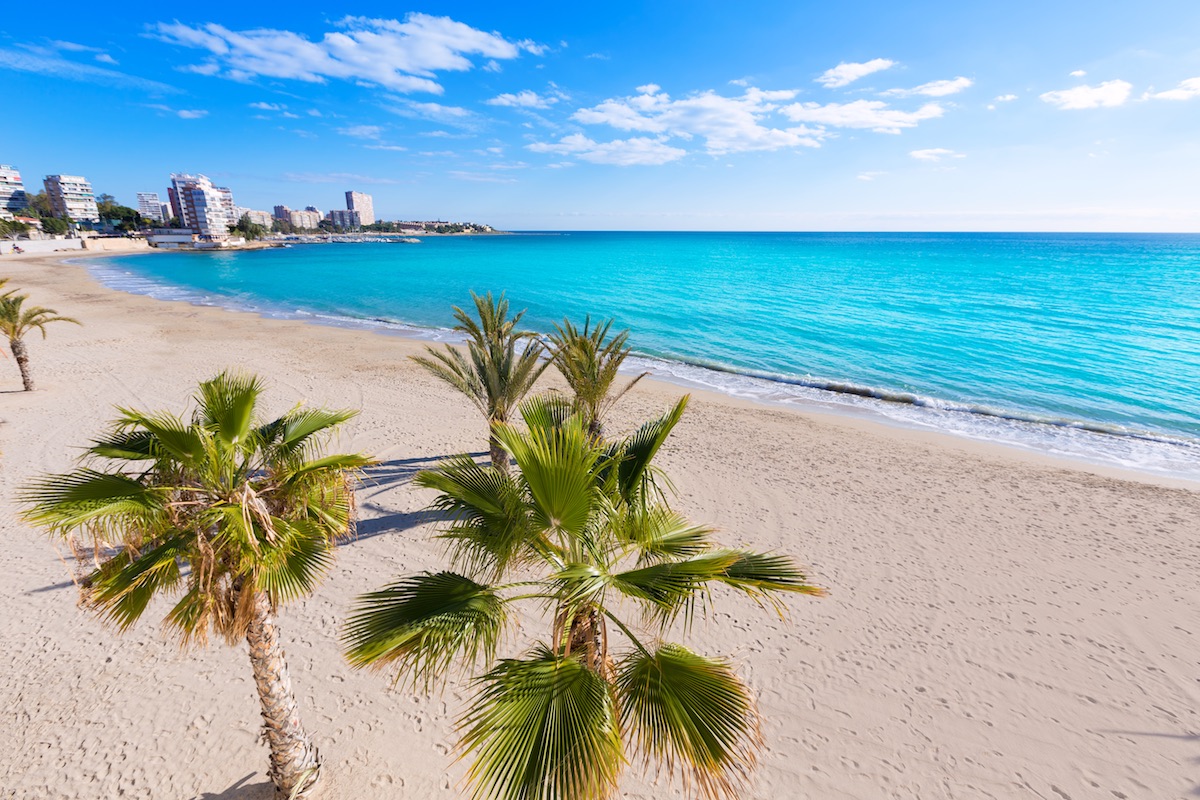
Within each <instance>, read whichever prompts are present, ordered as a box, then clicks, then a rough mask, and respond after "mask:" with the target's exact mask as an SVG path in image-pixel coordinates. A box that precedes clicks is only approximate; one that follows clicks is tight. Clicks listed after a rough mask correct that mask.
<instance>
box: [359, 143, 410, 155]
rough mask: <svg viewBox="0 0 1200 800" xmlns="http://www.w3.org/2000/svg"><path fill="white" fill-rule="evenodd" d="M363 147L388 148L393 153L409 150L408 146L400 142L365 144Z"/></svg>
mask: <svg viewBox="0 0 1200 800" xmlns="http://www.w3.org/2000/svg"><path fill="white" fill-rule="evenodd" d="M363 147H364V148H366V149H367V150H388V151H391V152H393V153H403V152H404V151H406V150H408V148H407V147H403V146H401V145H398V144H365V145H363Z"/></svg>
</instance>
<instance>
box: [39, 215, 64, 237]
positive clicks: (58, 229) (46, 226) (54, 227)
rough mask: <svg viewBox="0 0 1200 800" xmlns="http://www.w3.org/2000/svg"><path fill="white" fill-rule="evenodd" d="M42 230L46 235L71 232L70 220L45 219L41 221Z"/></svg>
mask: <svg viewBox="0 0 1200 800" xmlns="http://www.w3.org/2000/svg"><path fill="white" fill-rule="evenodd" d="M42 230H43V231H45V232H46V233H55V234H62V233H66V232H67V231H69V230H71V221H70V219H69V218H68V219H58V218H57V217H46V218H44V219H43V220H42Z"/></svg>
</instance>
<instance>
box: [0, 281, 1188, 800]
mask: <svg viewBox="0 0 1200 800" xmlns="http://www.w3.org/2000/svg"><path fill="white" fill-rule="evenodd" d="M4 264H5V262H3V261H2V260H0V274H9V275H11V277H12V278H13V281H12V283H11V284H10V286H12V287H14V288H21V289H24V290H27V291H28V292H29V293H30V294H31V295H32V297H33V298H34V301H35V302H37V303H38V304H39V305H44V306H48V307H51V308H54V309H56V310H57V311H58V312H60V313H62V314H65V315H68V316H72V317H76V318H79V319H80V320H81V321H82V322H83V326H82V327H77V326H74V325H62V326H52V327H51V329H50V331H49V337H48V339H47V340H46V341H42V339H41V338H40V337H35V338H31V339H29V340H27V341H28V345H29V351H30V357H31V363H32V366H33V371H34V377H35V378H36V379H37V381H38V386H39V388H38V391H36V392H28V393H27V392H22V391H20V386H21V384H20V378H19V375H18V372H17V368H16V365H15V364H13V363H12V362H11V360H10V361H8V362H7V365H6V366H5V367H3V368H0V417H2V418H3V424H0V459H2V460H3V463H4V469H3V470H0V527H2V528H3V530H4V533H5V534H6V542H7V546H6V548H5V550H4V558H5V567H6V568H7V569H6V575H7V579H6V580H5V581H4V582H3V583H0V636H2V637H3V640H4V641H5V642H6V643H7V644H6V649H5V653H4V658H5V661H4V664H5V669H3V670H0V740H3V741H5V742H6V743H8V744H9V746H8V748H7V751H6V752H7V756H6V757H5V758H2V759H0V786H3V787H4V788H5V789H6V790H8V791H9V792H10V793H13V794H14V796H20V797H37V798H41V797H54V798H60V799H61V800H91V798H96V797H117V796H121V797H129V798H139V799H140V798H159V797H171V798H175V797H178V798H184V797H227V798H237V800H269V798H270V796H271V793H270V786H269V783H268V781H267V778H266V776H265V774H264V773H265V771H266V768H267V764H268V761H267V754H266V748H265V747H264V745H263V744H262V743H261V741H260V735H259V734H260V730H261V717H260V715H259V710H260V709H259V707H258V704H257V702H256V700H255V696H254V684H253V675H252V671H251V668H250V664H249V663H248V662H247V658H246V649H245V645H244V644H243V645H241V646H235V647H229V646H224V645H223V644H221V643H219V642H216V641H214V642H213V644H211V645H210V646H209V647H207V648H205V649H197V650H188V651H182V650H181V649H180V648H179V646H178V643H177V642H176V641H173V640H170V639H166V638H164V636H163V632H162V630H161V627H160V626H159V625H158V624H157V622H158V619H160V618H161V614H162V613H165V612H166V611H167V610H168V609H169V608H170V605H169V602H163V603H161V605H159V606H156V607H155V608H153V609H151V612H150V614H149V616H148V618H147V619H145V620H143V621H142V622H140V623H139V624H137V625H136V626H134V627H133V628H131V629H130V630H129V631H127V632H125V633H121V634H119V633H117V632H116V631H115V630H114V628H113V627H112V626H106V625H104V624H103V623H101V622H100V621H99V620H97V619H96V618H95V616H94V615H91V614H88V613H85V612H84V611H83V610H82V609H79V608H78V607H77V605H76V603H77V595H76V592H75V590H74V587H73V584H72V582H71V580H70V578H69V575H68V573H67V570H66V568H65V567H64V564H63V562H62V561H61V560H60V558H59V555H57V554H56V552H55V547H54V546H53V543H52V542H51V541H50V540H48V539H47V538H46V536H45V535H44V534H43V533H42V532H40V531H38V530H35V529H33V528H31V527H29V526H27V525H25V524H23V523H21V522H20V521H19V517H18V513H19V511H20V506H19V505H18V503H17V501H16V499H15V498H16V496H17V491H18V489H19V488H20V487H21V486H22V485H23V484H25V483H26V482H27V481H29V480H30V479H31V478H33V477H34V476H36V475H39V474H43V473H46V472H62V471H64V470H66V469H68V468H69V467H70V465H71V464H72V462H73V460H74V459H75V458H76V457H77V456H78V455H79V453H80V449H79V448H80V447H81V446H83V445H85V444H86V443H87V442H88V441H89V440H90V439H91V438H92V437H94V436H96V435H97V434H98V433H99V432H101V431H102V430H104V429H105V427H106V425H107V424H108V423H109V422H110V421H111V420H112V419H113V417H114V416H115V414H116V412H115V410H114V407H115V406H118V405H122V406H126V407H133V408H137V409H144V410H157V409H164V410H171V411H175V412H179V411H182V410H184V409H185V408H186V407H187V398H188V397H189V396H190V395H191V394H192V393H193V392H194V391H195V388H196V384H197V382H198V381H200V380H204V379H207V378H209V377H211V376H212V375H214V374H215V373H216V372H217V371H219V370H221V369H224V368H235V369H243V370H246V371H249V372H254V373H256V374H258V375H259V376H260V377H261V378H262V379H263V381H264V383H265V386H266V390H265V393H264V396H263V401H264V409H263V410H264V413H277V412H281V411H283V410H286V409H288V408H291V407H293V406H294V405H295V403H297V402H299V401H304V402H305V403H307V404H309V405H320V406H326V407H332V408H354V409H359V410H361V414H360V415H359V416H358V417H357V418H355V419H353V420H351V421H350V422H349V423H347V425H346V428H345V432H344V436H343V437H342V438H341V439H339V441H338V442H336V443H335V444H334V445H332V446H333V447H335V448H336V450H337V451H345V452H365V453H369V454H371V455H373V456H375V457H376V458H377V459H378V460H379V462H380V463H379V464H378V465H377V466H375V467H372V468H371V469H370V470H369V471H368V474H367V476H366V479H365V480H364V481H363V482H362V483H361V485H360V486H359V488H358V498H357V500H358V510H359V514H358V518H359V522H358V529H357V537H356V538H355V539H354V540H352V541H350V542H347V543H345V544H343V545H342V546H340V547H339V548H338V553H337V560H336V562H335V563H334V565H333V566H332V569H331V570H330V572H329V574H328V575H327V576H326V578H325V580H324V581H323V583H322V584H321V586H320V587H318V589H317V591H316V593H315V594H314V595H313V596H312V597H311V598H309V599H306V600H303V601H300V602H296V603H293V604H290V605H288V606H286V607H285V608H283V609H281V611H280V614H279V624H280V632H281V637H282V639H283V641H284V645H285V648H286V651H287V656H288V662H289V666H290V668H291V675H292V680H293V685H294V687H295V690H296V692H297V696H298V700H299V703H300V713H301V717H302V719H303V720H304V722H305V725H306V727H307V728H308V729H309V730H310V731H311V732H312V735H313V737H314V739H315V741H316V743H317V745H318V746H319V747H320V749H321V752H322V753H323V754H324V755H325V757H326V771H325V778H324V780H325V785H324V787H323V789H322V794H321V796H322V798H323V800H358V798H363V797H379V798H386V797H393V796H404V797H411V798H415V799H416V800H457V798H461V794H460V792H459V788H460V786H461V780H462V777H463V773H464V770H465V765H464V764H463V763H462V762H460V761H456V760H455V755H456V753H455V752H454V750H453V743H454V741H455V721H456V719H457V718H458V716H459V714H460V713H461V712H462V711H463V710H464V707H465V706H466V704H467V703H468V701H469V699H470V697H471V696H472V694H473V693H474V688H473V687H472V686H471V684H470V683H469V682H467V681H464V680H455V681H454V682H453V683H452V684H451V685H450V686H449V687H448V688H447V689H446V690H445V691H444V692H442V693H438V694H434V695H433V696H426V695H425V694H423V693H420V692H414V691H412V690H411V688H410V687H406V686H395V685H393V683H392V677H393V676H392V675H391V674H380V673H376V672H370V671H365V672H364V671H356V670H353V669H351V668H350V667H349V666H348V664H347V663H346V661H345V658H344V657H343V655H342V652H341V645H340V640H341V635H342V632H343V630H344V624H345V621H346V619H347V617H348V615H349V614H350V613H352V609H353V608H354V606H355V603H356V599H357V598H358V597H359V595H361V594H362V593H363V592H367V591H373V590H376V589H378V588H380V587H382V586H384V585H387V584H389V583H391V582H393V581H394V580H395V579H396V577H397V576H398V575H404V574H411V573H413V572H418V571H426V570H428V571H437V570H440V569H444V568H445V565H446V561H445V551H444V541H441V540H438V539H435V538H434V536H435V534H436V532H437V526H438V523H437V521H436V520H434V519H431V518H430V517H429V516H428V515H427V513H426V511H425V510H426V509H427V506H428V504H429V502H430V500H431V496H432V493H431V492H430V491H429V490H425V489H419V488H417V487H415V486H413V484H412V477H413V475H414V473H415V472H416V471H417V470H419V469H424V468H428V467H431V466H433V465H435V464H436V463H437V462H438V461H439V460H440V459H441V458H443V457H444V456H446V455H450V454H455V453H464V452H466V453H480V451H483V450H485V449H486V441H487V431H486V426H485V424H484V422H483V419H482V417H481V416H480V415H479V413H478V411H477V410H476V409H474V408H473V407H471V405H470V404H469V403H468V402H467V401H466V399H465V398H463V397H461V396H460V395H457V394H455V393H454V392H453V390H451V389H450V388H449V387H447V386H445V385H444V384H441V383H440V382H438V381H437V380H436V379H435V378H433V377H432V376H430V375H429V374H428V373H426V372H425V371H424V370H422V369H421V368H420V367H418V366H417V365H415V364H413V363H412V362H411V361H409V359H408V358H407V355H409V354H411V353H414V352H417V351H419V350H420V347H421V342H419V341H416V340H412V339H407V338H402V337H396V336H389V337H384V336H369V335H365V334H364V332H363V331H361V330H352V329H345V328H343V329H339V328H331V327H324V326H314V325H307V324H303V323H300V322H297V321H295V320H279V319H269V318H260V317H259V316H257V315H250V314H246V313H236V312H232V311H227V310H225V309H221V308H215V307H203V306H195V305H191V304H189V303H185V302H165V301H159V300H155V299H153V298H151V297H146V296H139V295H133V294H125V293H121V292H117V291H115V290H112V289H109V288H107V287H104V286H103V285H101V284H99V283H98V282H97V281H96V280H95V279H94V278H93V277H92V276H91V275H90V274H89V273H88V272H87V271H86V269H85V268H84V267H82V266H80V265H78V264H64V263H62V260H61V259H56V258H47V257H39V258H37V259H29V260H23V261H13V262H11V263H9V264H7V266H8V268H9V269H8V270H7V271H6V270H4V269H3V266H4ZM548 378H549V379H548V380H547V382H546V383H545V384H540V385H542V386H550V385H558V384H557V382H556V380H555V377H554V376H552V375H548ZM680 394H682V391H681V390H680V388H679V387H678V386H676V385H674V384H671V383H667V382H663V381H657V380H650V379H647V380H645V381H642V382H641V383H639V384H638V386H637V387H636V388H635V389H634V390H633V391H631V392H630V393H629V394H628V395H626V396H625V397H624V398H623V399H622V400H621V402H620V403H618V404H617V405H616V406H615V408H614V409H613V413H612V416H611V418H610V425H609V427H610V430H612V431H613V432H614V433H616V432H619V431H620V432H623V431H628V430H632V429H635V428H636V427H637V426H638V425H639V424H641V423H642V422H643V421H645V420H646V419H648V418H650V417H652V416H656V415H658V414H660V413H662V411H663V410H664V409H665V408H668V407H670V405H672V404H673V403H674V401H675V400H676V399H677V398H678V397H679V395H680ZM657 461H658V463H659V465H660V466H661V467H662V468H663V469H664V471H665V472H666V474H667V475H668V476H669V477H670V479H671V481H672V483H673V484H674V486H675V490H676V491H675V492H674V493H673V496H672V507H673V508H675V509H676V510H678V511H679V512H680V513H681V514H683V515H685V516H686V517H687V518H688V519H689V520H692V521H693V522H695V523H697V524H703V525H708V526H712V527H713V528H715V529H716V530H717V531H718V533H717V538H718V540H719V541H720V542H721V543H722V544H723V545H728V546H731V547H743V546H744V547H748V548H751V549H754V550H760V551H778V552H782V553H787V554H790V555H793V556H795V557H796V558H797V559H798V560H799V562H800V563H802V564H804V565H805V566H806V568H807V574H808V575H809V577H810V580H811V581H812V582H813V583H815V584H817V585H819V586H821V587H823V588H825V589H826V590H827V591H828V596H827V597H824V598H820V599H814V598H796V599H794V600H789V601H788V602H787V608H788V613H787V616H786V617H780V616H776V615H774V614H771V613H764V611H763V609H761V608H759V607H757V606H756V605H755V603H754V601H753V600H752V599H750V598H747V597H745V596H742V595H741V594H740V593H735V592H729V591H722V592H721V594H720V596H719V597H718V598H717V600H718V602H717V603H716V604H715V605H714V608H713V611H712V613H709V614H708V615H707V616H706V617H705V616H701V615H697V619H696V625H695V627H694V629H693V631H692V633H691V635H690V636H689V637H687V638H686V639H685V640H684V641H685V643H686V644H687V645H688V646H689V647H691V648H693V649H695V650H696V651H697V652H700V653H703V654H705V655H712V656H718V657H725V658H729V659H732V660H733V661H734V662H735V663H736V664H737V666H738V670H739V673H740V674H741V675H742V676H743V677H744V678H745V679H746V681H747V684H748V686H749V687H750V689H751V691H752V692H753V693H754V694H755V695H756V696H757V698H758V701H759V705H760V708H761V711H762V714H763V737H764V741H765V743H766V749H764V751H763V752H762V754H761V757H760V759H759V767H758V770H757V772H756V773H755V775H754V778H753V785H752V787H751V788H749V789H748V790H747V792H746V793H745V798H746V800H773V799H774V798H784V797H789V798H790V797H813V798H817V797H820V798H824V797H861V798H876V797H893V796H894V797H922V798H930V799H931V800H933V799H934V798H950V797H972V798H973V797H1005V798H1008V797H1020V798H1025V797H1029V798H1034V797H1042V798H1044V797H1055V796H1058V795H1062V794H1065V795H1067V796H1071V797H1076V798H1080V797H1092V796H1100V795H1104V796H1106V797H1113V796H1125V797H1130V798H1133V797H1138V798H1140V797H1156V798H1157V797H1183V796H1185V795H1187V794H1189V793H1190V792H1192V791H1193V789H1194V788H1195V783H1196V779H1195V769H1194V766H1193V763H1192V762H1193V761H1194V759H1195V757H1196V755H1197V751H1196V741H1195V736H1194V734H1195V731H1196V730H1197V728H1198V727H1200V708H1198V707H1197V705H1196V703H1195V698H1194V696H1193V695H1194V694H1195V693H1194V692H1193V691H1191V689H1190V688H1189V687H1192V686H1194V683H1195V679H1196V664H1197V663H1200V630H1197V629H1196V626H1195V625H1194V624H1193V621H1194V620H1195V619H1197V618H1198V617H1200V595H1197V593H1196V592H1195V588H1194V586H1195V579H1194V575H1193V571H1192V570H1191V569H1190V565H1191V564H1193V563H1195V562H1196V560H1197V559H1200V542H1198V541H1197V539H1196V537H1195V535H1194V530H1193V529H1194V520H1195V519H1197V518H1200V491H1197V490H1196V489H1195V488H1194V487H1188V488H1187V489H1184V488H1178V487H1172V486H1170V485H1168V482H1165V481H1163V480H1156V479H1154V478H1153V476H1145V475H1141V474H1137V475H1133V476H1128V475H1125V476H1121V477H1119V478H1118V477H1116V476H1113V475H1107V474H1103V473H1104V472H1105V471H1103V470H1098V469H1095V468H1089V467H1086V466H1079V465H1075V464H1071V465H1065V464H1063V463H1061V462H1058V461H1057V460H1052V459H1050V458H1048V457H1039V456H1035V455H1033V454H1028V453H1024V452H1021V451H1017V450H1014V449H1011V448H1007V447H1004V446H1001V445H997V444H992V443H984V442H973V441H970V440H966V439H959V438H957V437H953V436H950V435H948V434H944V433H939V432H934V431H909V430H902V429H897V428H892V427H889V426H886V425H884V424H881V423H879V422H874V421H868V420H863V419H855V418H852V417H850V416H847V415H844V414H834V413H822V412H819V411H815V412H807V411H804V412H802V411H798V410H796V409H791V408H779V407H774V406H769V405H764V404H762V403H759V402H754V401H750V400H743V399H738V398H733V397H728V396H725V395H722V394H718V393H715V392H710V391H694V392H693V400H692V403H691V404H690V405H689V407H688V410H687V413H686V414H684V416H683V419H682V420H681V421H680V423H679V426H678V427H677V429H676V431H675V433H674V434H673V435H672V437H671V438H670V439H669V440H668V441H667V443H666V444H665V445H664V447H663V448H662V450H661V451H660V453H659V455H658V458H657ZM522 612H523V613H522V614H521V615H520V617H519V620H517V621H516V625H519V627H520V630H521V638H520V641H521V643H522V644H524V643H527V642H528V641H529V640H530V639H533V638H537V637H539V636H543V635H545V634H546V633H547V632H548V631H549V630H550V627H551V625H552V620H547V619H544V618H543V616H542V615H541V613H540V611H539V609H538V608H536V607H532V606H531V607H529V608H525V609H522ZM639 635H641V634H640V633H639ZM504 648H511V649H503V650H502V653H501V654H502V655H504V656H508V655H517V654H518V651H517V649H516V644H515V643H511V642H510V643H506V644H505V645H504ZM147 687H153V688H152V690H151V691H147ZM163 765H169V768H164V767H163ZM1056 790H1057V791H1058V795H1056V794H1055V791H1056ZM619 793H620V795H621V796H622V797H624V798H627V800H679V799H680V798H683V797H687V796H689V795H687V794H685V793H683V792H682V791H681V788H680V787H679V786H678V785H672V784H670V783H668V782H666V781H659V782H656V781H655V779H654V776H653V773H651V774H646V773H643V772H642V771H641V770H640V769H638V768H637V766H636V765H635V767H634V768H633V769H631V770H630V771H629V773H628V774H627V776H626V777H625V778H623V779H622V782H621V786H620V792H619Z"/></svg>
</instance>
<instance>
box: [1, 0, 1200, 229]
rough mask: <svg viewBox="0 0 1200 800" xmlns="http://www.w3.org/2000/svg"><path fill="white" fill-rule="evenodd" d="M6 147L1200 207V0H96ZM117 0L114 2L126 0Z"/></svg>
mask: <svg viewBox="0 0 1200 800" xmlns="http://www.w3.org/2000/svg"><path fill="white" fill-rule="evenodd" d="M74 5H75V3H74V2H73V0H69V1H68V2H66V3H58V4H55V5H54V6H53V14H50V13H49V12H47V11H46V10H45V7H42V6H40V5H38V4H33V3H22V4H12V5H10V6H8V7H6V10H5V14H4V18H3V19H2V20H0V81H2V82H3V86H4V93H3V97H4V99H5V101H4V102H5V105H4V111H3V112H0V120H2V121H0V163H5V164H12V165H15V166H16V167H18V169H20V170H21V172H22V175H23V176H24V178H25V180H26V185H27V186H29V187H31V188H33V189H37V188H40V182H41V178H42V177H43V176H44V175H47V174H53V173H68V174H76V175H84V176H85V177H87V178H88V179H89V180H91V182H92V184H93V186H94V188H95V190H96V191H97V192H98V193H99V192H106V193H110V194H113V195H115V196H116V197H117V199H118V200H119V201H120V202H123V203H125V204H127V205H135V195H136V192H139V191H157V192H159V194H160V196H161V197H162V198H163V199H164V201H165V199H166V186H167V184H168V176H169V174H170V173H172V172H193V173H195V172H200V173H204V174H206V175H208V176H210V177H211V178H213V180H214V181H215V182H216V183H218V184H219V185H226V186H229V187H230V188H231V189H232V190H233V193H234V198H235V201H236V202H237V203H238V204H239V205H241V206H245V207H248V208H255V209H264V210H270V209H271V207H272V206H274V205H276V204H286V205H288V206H290V207H292V208H303V207H305V206H308V205H314V206H316V207H318V208H319V209H320V210H321V211H322V212H324V211H327V210H329V209H331V208H342V207H344V193H345V191H346V190H349V189H354V190H358V191H365V192H368V193H370V194H371V195H373V196H374V199H375V209H376V213H377V215H379V216H381V217H382V218H385V219H406V220H411V219H416V220H430V219H443V220H453V221H472V222H480V223H485V224H490V225H494V226H496V227H499V228H503V229H508V230H728V231H735V230H889V231H891V230H901V231H902V230H916V231H928V230H945V231H956V230H1016V231H1022V230H1030V231H1033V230H1038V231H1041V230H1064V231H1190V232H1200V37H1197V35H1196V33H1197V31H1200V3H1197V2H1195V0H1183V1H1180V2H1175V1H1174V0H1155V2H1151V3H1132V2H1106V1H1105V0H1092V2H1086V3H1084V2H1050V3H1048V2H1045V1H1044V0H1042V2H1037V3H1033V2H1022V1H1021V0H1014V1H1013V2H1008V3H964V2H907V3H896V2H894V0H890V1H889V2H873V1H872V2H856V3H828V2H823V3H810V2H797V1H796V0H790V2H789V1H787V0H783V1H780V2H770V1H767V0H763V1H762V2H749V3H728V2H711V1H710V0H692V1H691V2H688V3H680V2H667V1H663V2H653V3H629V2H606V3H602V4H601V3H562V2H554V3H542V2H526V3H495V2H489V3H477V4H476V3H467V2H462V3H441V4H430V5H417V4H411V5H404V4H398V3H395V2H388V3H373V2H364V3H355V2H353V0H351V2H343V3H341V4H337V5H336V11H335V10H332V9H331V6H328V5H323V4H322V5H318V4H311V3H305V2H289V3H253V4H247V5H237V6H234V5H233V4H212V3H209V4H203V3H193V4H182V5H176V6H174V7H173V10H166V9H167V8H168V7H169V6H165V5H163V4H109V5H107V6H104V8H103V10H102V11H98V10H97V9H98V7H96V6H94V5H93V4H89V5H87V6H84V5H83V4H82V3H80V4H79V7H78V9H76V10H75V11H77V12H78V13H75V11H73V10H72V9H73V6H74ZM126 6H128V7H126Z"/></svg>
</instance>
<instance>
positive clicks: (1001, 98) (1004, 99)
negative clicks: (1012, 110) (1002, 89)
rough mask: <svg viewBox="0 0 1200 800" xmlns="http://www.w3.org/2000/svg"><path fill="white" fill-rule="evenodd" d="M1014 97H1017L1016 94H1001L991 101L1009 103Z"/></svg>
mask: <svg viewBox="0 0 1200 800" xmlns="http://www.w3.org/2000/svg"><path fill="white" fill-rule="evenodd" d="M1016 99H1017V96H1016V95H1015V94H1002V95H998V96H997V97H996V99H995V100H994V101H993V102H995V103H1011V102H1012V101H1013V100H1016Z"/></svg>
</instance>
